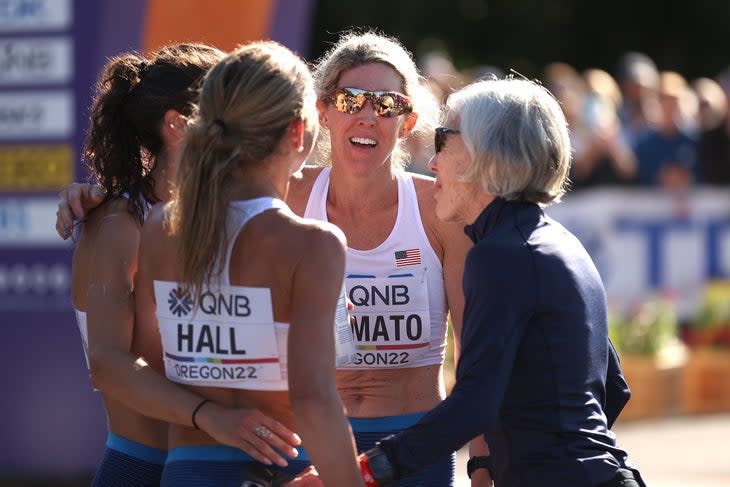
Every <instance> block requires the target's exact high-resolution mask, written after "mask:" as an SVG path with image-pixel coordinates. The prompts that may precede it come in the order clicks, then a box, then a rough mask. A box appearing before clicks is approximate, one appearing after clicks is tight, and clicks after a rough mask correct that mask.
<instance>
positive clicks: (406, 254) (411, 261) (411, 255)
mask: <svg viewBox="0 0 730 487" xmlns="http://www.w3.org/2000/svg"><path fill="white" fill-rule="evenodd" d="M420 263H421V249H408V250H398V251H396V253H395V266H396V267H404V266H407V265H416V264H420Z"/></svg>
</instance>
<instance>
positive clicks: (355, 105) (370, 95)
mask: <svg viewBox="0 0 730 487" xmlns="http://www.w3.org/2000/svg"><path fill="white" fill-rule="evenodd" d="M368 100H370V101H372V102H373V108H374V109H375V113H376V114H377V115H378V116H380V117H397V116H398V115H403V114H404V113H411V112H412V111H413V105H412V104H411V100H410V99H409V98H408V97H407V96H405V95H402V94H400V93H396V92H395V91H366V90H361V89H359V88H340V89H339V90H337V92H336V93H335V94H334V95H333V96H331V97H329V100H328V101H329V102H330V103H332V104H333V105H334V106H335V108H336V109H337V111H338V112H342V113H349V114H351V115H352V114H353V113H357V112H359V111H360V110H362V108H363V107H364V106H365V103H367V101H368Z"/></svg>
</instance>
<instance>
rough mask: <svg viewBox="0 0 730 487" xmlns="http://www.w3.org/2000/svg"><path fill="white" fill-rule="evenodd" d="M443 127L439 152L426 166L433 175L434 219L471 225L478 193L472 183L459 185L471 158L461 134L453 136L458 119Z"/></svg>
mask: <svg viewBox="0 0 730 487" xmlns="http://www.w3.org/2000/svg"><path fill="white" fill-rule="evenodd" d="M444 127H446V128H448V129H449V130H443V131H442V132H443V134H442V144H441V150H440V151H438V152H436V153H435V154H434V156H433V157H432V158H431V160H430V161H429V163H428V167H429V169H430V170H431V171H432V172H433V173H434V174H435V175H436V182H435V183H434V184H435V189H436V192H435V194H434V197H435V198H436V216H437V217H438V218H439V219H440V220H442V221H446V222H464V223H472V221H473V211H474V208H473V207H474V206H475V202H476V201H480V199H479V198H478V195H479V193H480V191H479V188H478V186H477V184H476V183H472V182H464V181H461V176H462V175H463V174H464V173H465V172H466V170H467V169H468V168H469V166H470V165H471V161H472V157H471V155H470V154H469V151H468V150H467V149H466V145H465V144H464V140H463V139H462V136H461V134H459V133H455V131H458V130H459V120H458V118H457V117H453V116H449V117H448V119H447V120H446V123H445V124H444ZM477 215H478V213H477Z"/></svg>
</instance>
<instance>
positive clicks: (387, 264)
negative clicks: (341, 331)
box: [304, 167, 447, 370]
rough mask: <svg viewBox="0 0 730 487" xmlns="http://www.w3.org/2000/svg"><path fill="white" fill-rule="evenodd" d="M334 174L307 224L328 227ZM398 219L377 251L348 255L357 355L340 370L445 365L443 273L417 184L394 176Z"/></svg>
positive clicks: (316, 192)
mask: <svg viewBox="0 0 730 487" xmlns="http://www.w3.org/2000/svg"><path fill="white" fill-rule="evenodd" d="M329 175H330V168H328V167H326V168H323V169H322V171H321V172H320V174H319V175H318V177H317V180H316V181H315V183H314V186H313V187H312V192H311V194H310V195H309V200H308V201H307V208H306V210H305V213H304V216H305V217H306V218H314V219H317V220H322V221H328V220H327V191H328V188H329ZM396 175H397V181H398V216H397V217H396V222H395V226H394V227H393V229H392V231H391V233H390V235H389V236H388V237H387V238H386V239H385V241H384V242H383V243H381V244H380V245H378V246H377V247H376V248H374V249H370V250H356V249H352V248H348V249H347V263H346V269H345V283H346V286H347V293H348V297H349V298H350V301H352V303H353V304H354V305H355V309H354V311H353V312H352V315H353V316H354V318H355V323H354V324H352V331H353V335H354V339H355V348H356V353H355V357H354V358H353V360H352V361H351V363H349V364H345V365H340V366H338V369H346V370H351V369H381V368H404V367H422V366H426V365H435V364H441V363H442V362H443V360H444V356H445V346H446V326H447V324H446V317H447V307H446V292H445V289H444V279H443V268H442V265H441V261H440V260H439V258H438V256H437V255H436V252H434V250H433V248H432V247H431V243H430V242H429V241H428V237H427V236H426V231H425V229H424V228H423V222H422V221H421V215H420V213H419V210H418V200H417V196H416V189H415V186H414V183H413V178H412V176H411V175H410V174H409V173H407V172H405V171H397V172H396Z"/></svg>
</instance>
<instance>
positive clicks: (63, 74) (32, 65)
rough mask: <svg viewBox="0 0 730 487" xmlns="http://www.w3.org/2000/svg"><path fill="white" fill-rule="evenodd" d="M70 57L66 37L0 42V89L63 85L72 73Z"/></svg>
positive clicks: (69, 48) (68, 43)
mask: <svg viewBox="0 0 730 487" xmlns="http://www.w3.org/2000/svg"><path fill="white" fill-rule="evenodd" d="M0 1H2V0H0ZM72 53H73V46H72V43H71V38H69V37H57V38H34V39H2V40H0V85H10V84H21V83H22V84H43V83H66V82H68V81H69V80H71V75H72V73H73V59H72Z"/></svg>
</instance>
